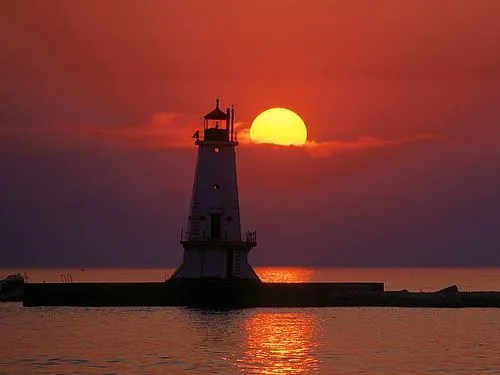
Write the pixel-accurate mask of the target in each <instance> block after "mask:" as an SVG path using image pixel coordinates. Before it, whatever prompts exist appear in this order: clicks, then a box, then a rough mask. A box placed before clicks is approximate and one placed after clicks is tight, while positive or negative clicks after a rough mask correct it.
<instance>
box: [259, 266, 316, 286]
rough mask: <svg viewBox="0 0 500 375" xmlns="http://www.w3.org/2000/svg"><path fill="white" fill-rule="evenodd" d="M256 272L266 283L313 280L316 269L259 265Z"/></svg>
mask: <svg viewBox="0 0 500 375" xmlns="http://www.w3.org/2000/svg"><path fill="white" fill-rule="evenodd" d="M255 272H257V274H258V275H259V278H260V279H261V280H262V281H264V282H266V283H273V282H274V283H305V282H308V281H311V278H312V276H313V273H314V269H312V268H306V267H257V268H256V269H255Z"/></svg>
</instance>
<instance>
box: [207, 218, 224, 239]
mask: <svg viewBox="0 0 500 375" xmlns="http://www.w3.org/2000/svg"><path fill="white" fill-rule="evenodd" d="M221 216H222V215H221V214H210V237H212V238H220V236H221Z"/></svg>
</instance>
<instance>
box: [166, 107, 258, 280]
mask: <svg viewBox="0 0 500 375" xmlns="http://www.w3.org/2000/svg"><path fill="white" fill-rule="evenodd" d="M193 137H194V138H195V139H196V141H195V144H196V145H197V146H198V158H197V162H196V170H195V176H194V184H193V193H192V197H191V205H190V213H189V217H188V225H187V231H186V232H184V230H183V231H182V232H181V245H182V246H183V248H184V255H183V262H182V264H181V266H179V268H178V269H177V270H176V271H175V272H174V274H173V275H172V278H173V279H201V278H219V279H256V280H258V276H257V274H256V273H255V271H254V270H253V268H252V267H251V265H250V264H249V262H248V253H249V251H250V250H251V249H252V248H253V247H255V246H256V245H257V238H256V232H255V231H253V232H250V231H247V232H246V233H245V234H244V236H242V233H241V225H240V209H239V202H238V183H237V176H236V146H238V142H237V141H236V137H235V131H234V108H231V109H230V108H227V110H226V111H225V112H224V111H222V110H221V109H220V108H219V99H217V101H216V106H215V109H214V110H213V111H212V112H210V113H208V114H207V115H205V116H204V118H203V133H202V134H201V135H200V132H199V131H196V133H195V134H194V136H193Z"/></svg>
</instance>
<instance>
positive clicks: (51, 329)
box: [0, 268, 500, 374]
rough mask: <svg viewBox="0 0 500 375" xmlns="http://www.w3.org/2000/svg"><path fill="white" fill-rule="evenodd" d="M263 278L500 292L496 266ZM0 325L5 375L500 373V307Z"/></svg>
mask: <svg viewBox="0 0 500 375" xmlns="http://www.w3.org/2000/svg"><path fill="white" fill-rule="evenodd" d="M169 272H170V271H169V270H83V271H82V270H37V271H36V272H35V270H28V271H27V274H28V277H29V280H33V281H47V282H50V281H60V280H58V278H60V277H61V274H63V275H66V276H65V277H67V275H68V274H70V275H71V278H72V279H73V280H74V282H76V281H139V280H140V279H139V280H138V279H137V277H140V278H141V279H147V281H151V280H156V279H158V278H163V277H164V276H165V275H167V276H168V274H169ZM258 273H259V275H260V276H261V277H262V278H263V279H265V280H269V281H271V280H273V281H308V280H309V281H385V282H386V285H387V286H388V287H390V288H391V289H398V288H407V289H414V290H425V289H436V288H440V287H443V286H446V285H450V284H458V285H459V286H460V287H461V289H468V288H471V289H483V290H486V289H487V290H500V288H499V286H500V283H499V281H500V276H499V273H500V270H498V269H476V270H472V269H468V270H464V269H416V270H412V269H385V270H384V269H311V268H261V269H258ZM38 278H40V279H38ZM85 278H86V280H84V279H85ZM42 279H43V280H42ZM75 279H76V280H75ZM144 281H146V280H144ZM0 329H1V344H0V374H185V373H189V374H191V373H193V374H206V373H217V374H238V373H249V374H308V373H314V374H431V373H432V374H434V373H445V374H497V373H500V310H495V309H409V308H307V309H288V308H287V309H243V310H235V311H203V310H195V309H185V308H175V307H165V308H162V307H155V308H137V307H133V308H127V307H121V308H81V307H80V308H75V307H37V308H23V307H22V305H21V304H18V303H4V304H0Z"/></svg>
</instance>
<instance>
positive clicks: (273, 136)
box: [250, 108, 307, 146]
mask: <svg viewBox="0 0 500 375" xmlns="http://www.w3.org/2000/svg"><path fill="white" fill-rule="evenodd" d="M250 138H251V139H252V141H254V142H255V143H274V144H277V145H282V146H302V145H303V144H304V143H305V142H306V140H307V128H306V124H305V123H304V121H303V120H302V119H301V118H300V116H299V115H297V114H296V113H295V112H293V111H290V110H289V109H286V108H270V109H268V110H266V111H264V112H262V113H261V114H259V115H258V116H257V117H256V118H255V120H253V122H252V126H251V128H250Z"/></svg>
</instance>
